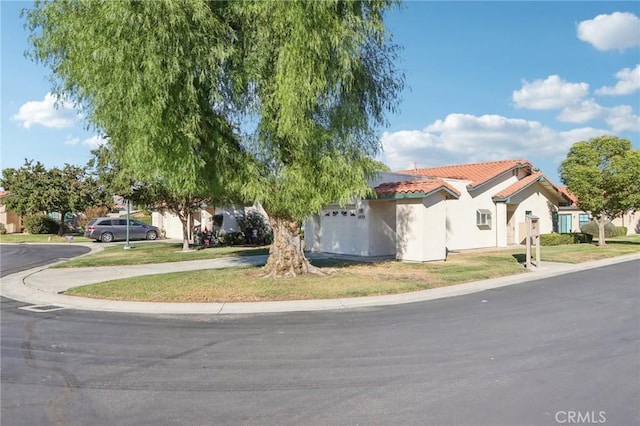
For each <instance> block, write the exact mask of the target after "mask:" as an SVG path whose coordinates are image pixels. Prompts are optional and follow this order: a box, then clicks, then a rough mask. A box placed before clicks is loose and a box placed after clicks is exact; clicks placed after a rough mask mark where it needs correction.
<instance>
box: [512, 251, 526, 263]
mask: <svg viewBox="0 0 640 426" xmlns="http://www.w3.org/2000/svg"><path fill="white" fill-rule="evenodd" d="M512 256H513V257H514V259H516V261H517V262H518V263H525V262H526V261H527V255H526V253H516V254H513V255H512Z"/></svg>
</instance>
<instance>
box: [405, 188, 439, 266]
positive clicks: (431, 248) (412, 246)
mask: <svg viewBox="0 0 640 426" xmlns="http://www.w3.org/2000/svg"><path fill="white" fill-rule="evenodd" d="M446 217H447V209H446V203H445V195H444V194H443V193H442V192H437V193H435V194H432V195H430V196H429V197H427V198H423V199H399V200H396V258H397V259H398V260H405V261H414V262H425V261H432V260H444V259H445V258H446V256H447V247H446V237H447V232H446Z"/></svg>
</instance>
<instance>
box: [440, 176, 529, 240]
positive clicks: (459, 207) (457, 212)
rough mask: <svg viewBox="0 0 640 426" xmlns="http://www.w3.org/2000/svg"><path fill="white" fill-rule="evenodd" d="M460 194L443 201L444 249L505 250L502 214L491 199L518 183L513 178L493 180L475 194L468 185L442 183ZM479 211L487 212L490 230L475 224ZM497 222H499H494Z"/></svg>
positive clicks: (453, 181)
mask: <svg viewBox="0 0 640 426" xmlns="http://www.w3.org/2000/svg"><path fill="white" fill-rule="evenodd" d="M445 180H446V181H447V182H448V183H450V184H451V185H452V186H454V187H455V188H456V189H457V190H458V191H459V192H460V198H459V199H454V200H447V201H446V205H447V207H446V208H447V247H448V248H449V250H464V249H472V248H482V247H497V246H500V244H502V245H504V246H506V238H507V237H506V234H507V231H506V210H504V211H503V210H502V209H504V207H503V206H500V207H498V206H496V203H494V201H493V199H492V197H493V196H494V195H495V194H496V193H498V192H500V191H502V190H503V189H505V188H507V187H509V186H510V185H512V184H514V183H515V182H517V181H518V178H517V177H516V176H513V175H503V176H499V177H497V178H494V179H492V180H490V181H489V182H487V184H485V185H483V186H482V187H481V188H479V189H476V190H475V191H471V192H469V191H468V189H467V185H468V184H469V183H470V182H469V181H463V180H453V179H445ZM479 209H483V210H489V211H490V212H491V227H479V226H478V225H477V224H476V212H477V211H478V210H479ZM498 220H500V221H498Z"/></svg>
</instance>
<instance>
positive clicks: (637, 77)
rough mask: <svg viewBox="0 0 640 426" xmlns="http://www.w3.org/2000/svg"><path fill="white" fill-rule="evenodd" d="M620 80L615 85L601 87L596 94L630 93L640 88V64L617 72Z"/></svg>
mask: <svg viewBox="0 0 640 426" xmlns="http://www.w3.org/2000/svg"><path fill="white" fill-rule="evenodd" d="M616 78H617V79H618V82H617V83H616V85H615V86H613V87H606V86H605V87H601V88H599V89H598V90H596V95H630V94H632V93H633V92H635V91H637V90H640V65H636V67H635V68H634V69H631V68H624V69H622V70H620V71H618V72H617V73H616Z"/></svg>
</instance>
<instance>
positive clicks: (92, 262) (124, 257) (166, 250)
mask: <svg viewBox="0 0 640 426" xmlns="http://www.w3.org/2000/svg"><path fill="white" fill-rule="evenodd" d="M96 244H100V243H96ZM132 245H133V248H132V249H130V250H124V249H123V247H124V243H123V244H118V245H113V246H109V247H105V249H104V250H103V251H100V252H97V253H94V254H90V255H87V256H83V257H80V258H77V259H72V260H70V261H67V262H64V263H61V264H58V265H56V266H54V267H55V268H77V267H89V266H117V265H144V264H149V263H165V262H182V261H185V260H203V259H217V258H220V257H230V256H252V255H257V254H267V253H268V252H269V249H268V248H267V247H241V246H234V247H212V248H207V249H203V250H193V251H188V252H183V251H182V244H176V243H163V242H153V243H141V244H136V243H135V242H133V243H132Z"/></svg>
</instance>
